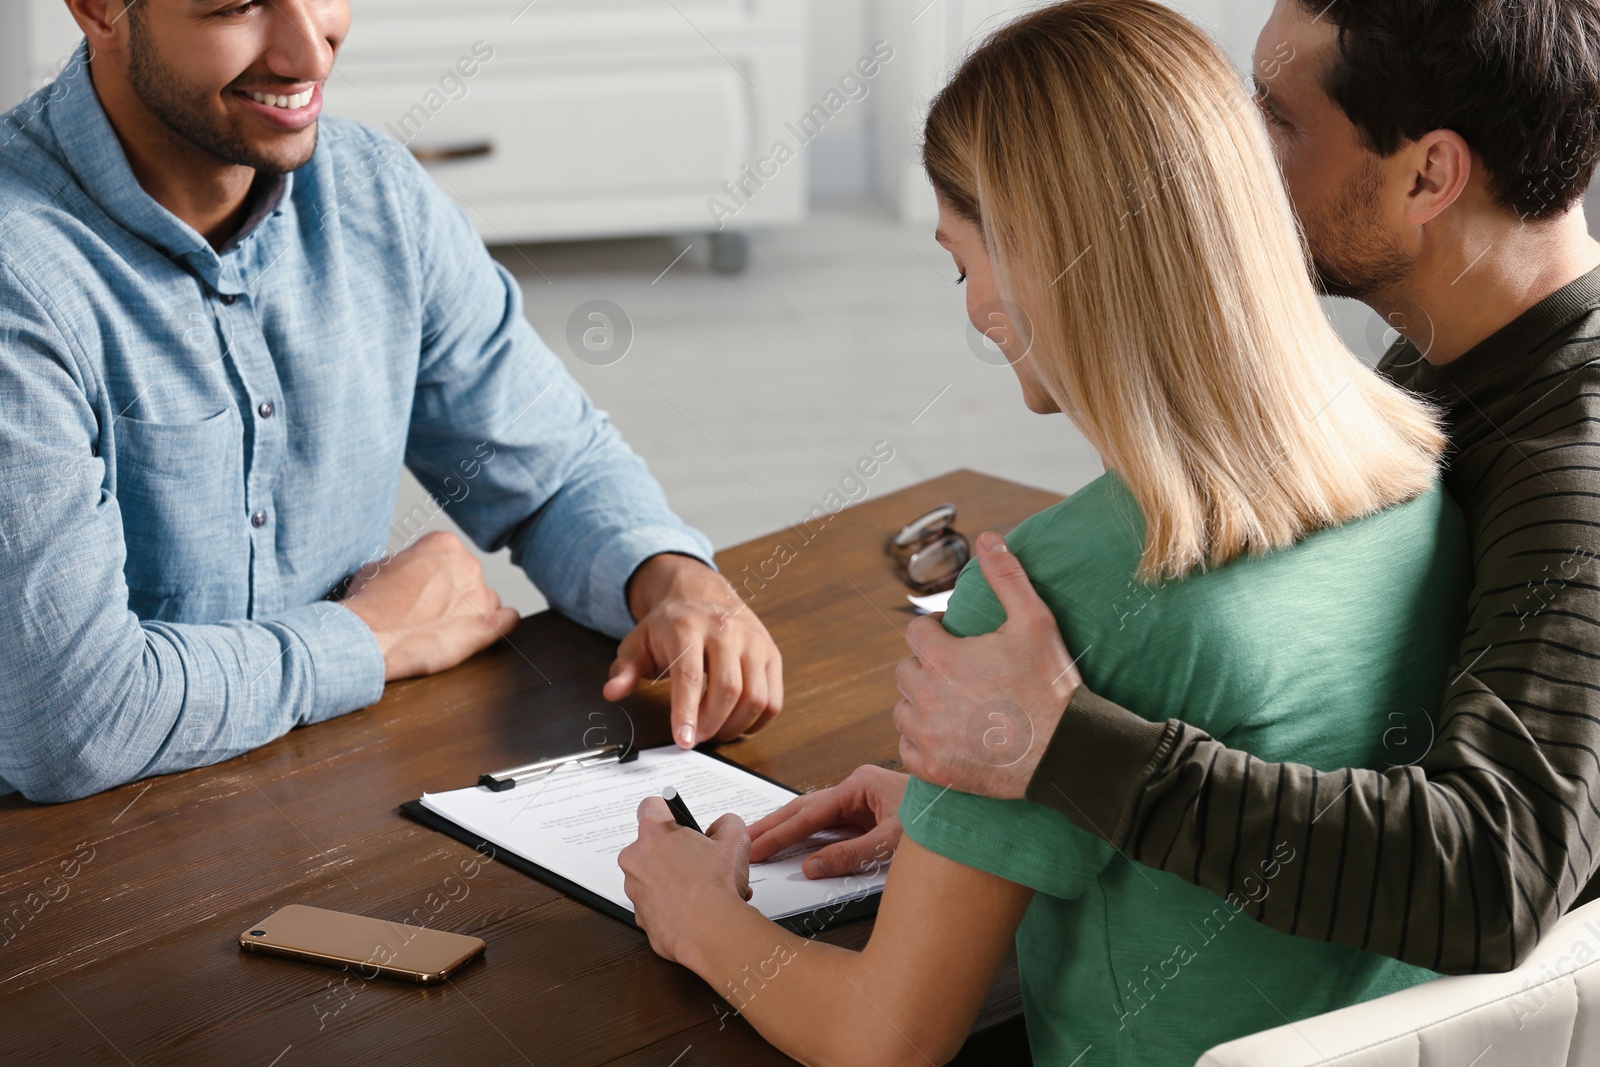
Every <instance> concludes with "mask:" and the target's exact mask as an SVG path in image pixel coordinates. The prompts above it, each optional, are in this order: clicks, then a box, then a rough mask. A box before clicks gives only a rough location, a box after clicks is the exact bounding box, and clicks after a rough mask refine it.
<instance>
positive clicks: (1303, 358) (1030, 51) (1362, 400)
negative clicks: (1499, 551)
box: [923, 0, 1445, 581]
mask: <svg viewBox="0 0 1600 1067" xmlns="http://www.w3.org/2000/svg"><path fill="white" fill-rule="evenodd" d="M923 160H924V165H925V166H926V168H927V171H928V176H929V178H930V179H931V180H932V182H933V185H934V188H935V189H936V190H937V191H938V193H939V194H940V196H941V197H942V198H943V199H944V201H945V202H946V204H947V205H948V206H949V208H950V209H952V210H954V211H955V212H956V213H958V214H960V215H962V216H964V217H966V218H968V219H969V220H971V221H972V222H974V223H976V224H977V225H978V227H979V228H980V230H981V231H982V233H983V237H984V242H985V245H986V247H987V249H988V252H989V256H990V259H991V260H992V262H993V265H994V270H995V277H996V282H997V285H998V286H999V290H1000V293H1001V295H1002V297H1003V298H1004V299H1006V300H1007V301H1010V302H1014V304H1015V305H1016V306H1018V307H1020V308H1022V309H1023V310H1024V311H1025V312H1026V314H1027V316H1028V318H1029V319H1031V323H1032V331H1031V333H1032V338H1033V340H1032V349H1031V351H1030V353H1029V355H1028V356H1027V357H1026V358H1028V359H1031V360H1034V361H1035V363H1034V371H1035V373H1036V375H1037V377H1038V379H1039V382H1040V384H1041V386H1042V387H1043V388H1044V389H1045V390H1046V391H1048V392H1049V394H1050V395H1051V397H1052V398H1053V399H1054V400H1055V402H1056V404H1057V405H1058V406H1059V407H1060V408H1061V410H1062V411H1064V412H1067V413H1068V414H1069V415H1070V416H1071V417H1072V418H1073V421H1074V422H1075V423H1077V425H1078V426H1079V428H1080V429H1081V430H1082V431H1083V432H1084V434H1085V435H1086V436H1087V437H1088V438H1089V439H1090V441H1091V442H1092V443H1093V444H1094V445H1095V446H1096V447H1097V448H1098V449H1099V451H1100V453H1101V456H1102V457H1103V458H1104V459H1105V461H1106V463H1107V465H1108V466H1109V467H1110V468H1111V469H1112V470H1114V471H1116V472H1117V474H1118V475H1119V476H1120V477H1121V478H1122V480H1123V481H1124V482H1125V483H1126V484H1127V486H1128V488H1129V490H1130V491H1131V492H1132V495H1133V497H1134V499H1135V500H1136V501H1137V502H1138V505H1139V509H1140V511H1141V513H1142V514H1143V516H1144V521H1145V543H1144V552H1143V556H1142V558H1141V560H1140V566H1139V576H1140V578H1141V579H1143V580H1145V581H1157V580H1159V579H1162V578H1181V577H1183V576H1184V575H1186V574H1188V573H1189V572H1191V571H1193V570H1195V569H1196V568H1206V567H1217V566H1221V565H1223V564H1225V563H1227V562H1229V561H1231V560H1233V559H1235V558H1237V557H1238V556H1240V555H1242V554H1245V553H1247V552H1248V553H1251V554H1259V553H1263V552H1267V551H1270V550H1274V549H1281V548H1287V547H1289V546H1290V545H1293V544H1294V543H1295V542H1296V541H1298V540H1300V539H1301V538H1302V537H1304V536H1305V535H1307V534H1308V533H1311V532H1312V531H1314V530H1316V529H1319V528H1322V527H1328V526H1334V525H1338V524H1340V523H1344V522H1347V521H1350V520H1352V519H1355V518H1359V517H1361V516H1363V515H1368V514H1371V513H1373V512H1376V511H1379V510H1381V509H1383V508H1385V507H1388V506H1389V505H1392V504H1396V503H1400V502H1402V501H1404V500H1409V499H1411V498H1413V497H1415V496H1418V495H1419V494H1421V493H1423V492H1425V491H1426V490H1427V489H1428V488H1429V487H1430V486H1431V485H1432V484H1433V483H1434V481H1435V479H1436V477H1437V474H1438V462H1439V456H1440V454H1441V452H1442V451H1443V448H1444V445H1445V438H1444V434H1443V432H1442V431H1441V429H1440V426H1439V422H1438V417H1437V415H1436V413H1435V412H1434V411H1433V410H1432V409H1431V408H1429V407H1427V406H1426V405H1424V404H1422V403H1421V402H1419V401H1418V400H1416V399H1415V398H1413V397H1412V396H1411V395H1410V394H1408V393H1406V392H1405V391H1403V390H1402V389H1400V388H1399V387H1397V386H1395V385H1394V384H1392V383H1391V382H1389V381H1387V380H1386V379H1384V378H1382V377H1380V376H1379V375H1378V374H1376V373H1375V372H1373V371H1371V370H1369V369H1367V367H1365V366H1364V365H1363V364H1361V363H1360V361H1358V360H1357V359H1356V358H1355V356H1354V355H1352V354H1351V353H1350V351H1349V350H1348V349H1347V348H1346V347H1345V346H1344V344H1343V343H1342V342H1341V341H1340V340H1339V338H1338V335H1337V334H1335V333H1334V331H1333V328H1332V326H1331V325H1330V324H1329V323H1328V320H1327V318H1326V316H1325V315H1324V314H1323V311H1322V308H1321V306H1320V305H1319V304H1318V302H1317V298H1316V294H1315V292H1314V291H1313V289H1312V286H1311V282H1310V278H1309V271H1308V265H1309V259H1308V257H1307V254H1306V249H1305V245H1304V242H1303V240H1302V239H1301V237H1300V232H1299V229H1298V227H1297V225H1296V222H1295V218H1294V214H1293V212H1292V211H1291V209H1290V205H1289V200H1288V196H1287V194H1286V193H1285V191H1284V189H1283V184H1282V180H1281V178H1280V176H1279V173H1278V170H1277V167H1276V164H1275V162H1274V160H1273V156H1272V150H1271V146H1270V144H1269V143H1268V140H1267V135H1266V130H1265V127H1264V126H1263V124H1262V122H1261V119H1260V117H1259V115H1258V114H1257V111H1256V108H1255V107H1254V106H1253V104H1252V102H1251V100H1250V98H1249V97H1248V96H1247V95H1246V93H1245V90H1244V88H1243V86H1242V84H1241V82H1240V80H1239V78H1238V76H1237V75H1236V74H1235V73H1234V71H1233V69H1232V67H1231V66H1230V65H1229V64H1228V62H1227V60H1226V59H1225V58H1224V57H1223V55H1222V54H1221V52H1219V51H1218V49H1217V48H1216V46H1215V45H1213V44H1212V43H1211V41H1210V40H1209V39H1207V38H1206V36H1205V35H1204V34H1203V33H1202V32H1201V31H1200V30H1199V29H1197V28H1196V27H1195V26H1194V25H1192V24H1191V23H1189V22H1188V21H1187V20H1185V19H1184V18H1182V17H1181V16H1179V15H1176V14H1174V13H1173V12H1171V11H1170V10H1168V9H1167V8H1165V7H1162V6H1160V5H1159V4H1156V3H1153V2H1151V0H1070V2H1068V3H1062V4H1057V5H1055V6H1053V7H1049V8H1045V9H1043V10H1040V11H1038V12H1035V13H1033V14H1031V15H1027V16H1025V17H1023V18H1021V19H1019V20H1018V21H1016V22H1014V23H1011V24H1010V25H1008V26H1006V27H1004V28H1002V29H1000V30H999V31H997V32H996V33H995V34H994V35H993V36H992V37H990V38H989V39H988V40H987V41H986V42H985V43H984V44H982V45H981V46H980V47H979V48H978V49H977V50H976V51H975V52H973V54H972V55H971V56H970V57H969V58H968V59H967V60H966V61H965V62H964V63H963V64H962V66H961V68H960V70H959V71H957V73H956V74H955V76H954V77H953V78H952V79H951V81H950V83H949V84H948V85H947V86H946V87H945V88H944V90H943V91H942V92H941V93H940V94H939V95H938V97H937V98H936V99H935V101H934V104H933V107H932V110H931V112H930V113H929V115H928V121H927V127H926V132H925V144H924V149H923Z"/></svg>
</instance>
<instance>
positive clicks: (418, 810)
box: [400, 746, 882, 937]
mask: <svg viewBox="0 0 1600 1067" xmlns="http://www.w3.org/2000/svg"><path fill="white" fill-rule="evenodd" d="M662 747H666V746H662ZM699 751H700V752H701V753H702V754H703V755H707V756H710V757H711V758H712V759H717V760H721V761H722V762H724V763H727V764H731V765H732V766H735V767H738V768H739V769H740V770H741V771H744V772H745V773H746V774H750V775H754V776H755V777H757V778H760V779H761V780H762V781H764V782H771V783H772V784H773V785H775V786H778V787H779V788H781V789H789V787H788V786H786V785H784V784H783V783H782V782H780V781H777V780H776V779H774V778H769V777H767V776H766V775H764V774H762V773H760V772H759V771H752V770H751V769H750V768H749V767H746V766H745V765H744V764H742V763H736V762H734V761H733V760H731V759H728V757H726V756H724V755H722V754H721V753H720V752H717V751H715V750H714V749H700V750H699ZM789 791H790V792H791V793H792V792H794V790H792V789H789ZM400 812H401V813H402V814H404V815H406V816H407V817H409V818H411V819H414V820H416V821H417V822H419V823H421V824H422V825H423V826H426V827H428V828H429V829H431V830H437V831H439V832H440V833H442V834H445V835H446V836H448V837H453V838H455V839H456V840H457V841H460V842H461V843H462V844H464V845H469V846H471V847H472V848H473V849H474V850H475V851H477V852H479V853H481V854H484V855H487V856H488V857H489V858H490V859H492V860H495V861H496V862H499V863H503V864H505V865H506V866H507V867H510V868H511V869H512V870H516V871H521V872H522V873H523V874H526V875H528V876H530V877H532V878H536V879H538V880H539V881H541V882H543V883H544V884H545V885H547V886H549V887H550V888H552V889H558V890H560V891H561V892H563V893H565V894H566V895H567V896H569V897H571V898H573V899H574V900H577V901H579V902H581V903H583V904H587V905H588V906H589V907H591V908H593V909H595V910H596V911H598V912H601V913H603V914H605V915H609V916H611V917H612V918H613V919H616V920H618V921H619V922H624V923H627V924H628V925H629V926H631V927H633V928H634V929H635V930H637V929H638V928H639V924H638V923H637V922H635V921H634V918H633V912H631V911H629V910H628V909H627V908H624V907H621V906H620V905H618V904H614V903H612V902H611V901H609V900H607V899H606V898H605V897H602V896H600V895H599V894H598V893H593V892H590V891H589V890H588V889H585V888H584V887H583V886H581V885H579V884H578V883H577V882H574V881H572V880H571V879H568V878H563V877H562V876H561V875H559V874H556V873H555V872H554V871H552V870H550V869H548V868H546V867H541V866H539V864H537V863H534V862H533V861H532V860H530V859H527V858H526V857H523V856H519V855H517V854H516V853H515V852H512V851H510V850H508V849H503V848H501V847H499V846H498V845H495V844H494V843H493V842H491V841H487V840H485V839H484V838H481V837H479V836H478V835H477V834H475V833H472V832H471V831H470V830H467V829H465V828H464V827H462V826H461V825H460V824H458V823H455V822H452V821H451V820H449V819H447V818H445V817H444V816H443V815H440V814H438V813H437V812H433V811H429V810H428V809H427V808H425V807H423V806H422V801H421V800H408V801H406V802H405V803H404V804H401V805H400ZM881 896H882V891H881V890H873V891H872V892H871V893H869V894H867V895H866V896H863V897H856V898H854V899H851V900H843V901H839V902H838V903H836V904H824V905H822V906H821V907H819V908H816V909H814V910H812V911H808V912H803V913H801V914H799V915H791V916H789V917H788V918H785V919H774V920H772V921H773V922H775V923H777V924H778V925H779V926H781V927H783V928H784V929H785V930H788V931H789V932H790V933H792V934H799V935H800V936H801V937H814V936H816V935H817V934H819V933H821V932H822V931H823V930H826V929H827V928H828V927H830V926H838V925H840V924H842V923H849V922H855V921H856V920H858V919H870V918H872V917H873V916H875V915H877V914H878V900H879V898H880V897H881Z"/></svg>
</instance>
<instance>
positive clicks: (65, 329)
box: [0, 46, 711, 800]
mask: <svg viewBox="0 0 1600 1067" xmlns="http://www.w3.org/2000/svg"><path fill="white" fill-rule="evenodd" d="M84 55H85V53H84V50H83V48H82V47H81V46H80V49H79V52H78V55H77V56H76V57H75V58H74V60H73V61H72V62H71V63H70V64H69V65H68V66H67V68H66V70H65V71H64V72H63V74H62V75H61V77H60V78H59V79H58V80H57V81H56V82H54V83H52V84H51V85H48V86H46V87H45V88H43V89H41V90H40V91H39V92H38V93H36V94H34V95H33V96H32V97H30V98H29V100H27V101H26V102H24V103H23V104H22V105H21V106H19V107H18V108H17V109H15V110H14V111H12V112H11V113H10V114H8V115H6V116H5V117H4V119H3V120H0V145H3V147H0V464H3V470H4V477H3V479H0V605H3V607H0V779H3V781H0V791H8V790H7V788H6V783H9V784H10V787H12V788H18V789H21V790H22V792H23V793H24V794H26V795H27V796H28V797H30V798H32V799H35V800H65V799H70V798H73V797H79V796H84V795H86V794H89V793H93V792H96V791H98V790H102V789H105V788H108V787H110V786H113V785H117V784H119V783H121V782H125V781H128V780H130V779H134V778H138V777H142V776H145V775H150V774H159V773H163V772H168V771H176V770H181V769H184V768H188V767H194V766H198V765H201V764H205V763H210V762H214V761H216V760H221V759H226V758H228V757H230V756H234V755H237V754H239V753H241V752H245V751H247V750H249V749H251V748H254V747H256V746H258V745H261V744H263V743H265V742H267V741H269V740H271V739H273V738H275V737H278V736H279V735H281V734H283V733H285V732H286V731H288V730H289V729H290V728H292V727H294V726H296V725H298V724H301V723H312V722H319V721H322V720H324V719H328V718H331V717H333V716H335V715H339V714H342V713H344V712H348V711H351V710H352V709H355V708H360V707H364V706H365V705H367V704H370V703H372V702H373V701H375V700H377V698H378V697H379V695H380V694H381V693H382V691H383V674H384V665H383V657H382V655H381V654H380V653H379V651H378V646H377V643H376V641H375V640H374V639H373V636H372V634H371V632H370V631H369V630H368V629H367V627H366V625H365V624H363V623H362V622H361V620H359V619H358V618H356V616H355V615H353V614H352V613H351V612H350V611H348V610H347V609H345V608H343V607H342V606H340V605H339V604H337V603H336V602H334V601H331V600H328V599H325V598H326V597H327V596H328V594H329V593H330V592H331V591H333V590H335V588H336V587H337V586H338V585H339V584H340V582H341V581H342V580H343V579H345V578H346V577H347V576H349V575H351V574H352V573H354V572H356V571H357V570H358V569H360V568H361V567H362V566H363V565H364V564H367V563H369V562H370V561H373V560H375V559H377V558H378V557H380V556H381V555H382V554H383V553H384V551H385V548H386V546H387V544H388V543H389V540H390V535H391V520H392V518H393V515H394V510H395V500H396V494H397V490H398V487H399V482H400V471H401V465H402V463H404V464H405V465H406V466H408V467H410V469H411V470H412V471H413V472H414V473H415V474H416V476H417V478H418V479H419V481H420V482H421V483H422V485H423V486H424V487H425V488H427V489H428V490H429V492H430V493H432V494H433V495H434V497H435V498H436V500H437V501H438V502H439V503H441V504H442V505H443V506H444V509H445V510H446V511H447V512H448V513H449V514H450V516H451V517H452V518H454V519H455V521H456V522H458V523H459V524H460V525H461V527H462V528H463V529H464V530H465V531H467V533H468V534H469V535H470V536H471V537H472V539H473V540H474V541H475V542H476V543H477V544H478V545H480V546H481V547H483V548H485V549H489V550H494V549H499V548H501V547H503V546H506V545H509V546H511V552H512V558H513V560H514V561H515V562H516V563H517V564H518V565H519V566H521V567H522V568H523V569H524V570H525V571H526V572H527V574H528V576H529V577H530V578H531V579H532V580H533V581H534V583H535V584H537V585H538V586H539V588H540V589H541V590H543V592H544V593H545V595H546V596H547V597H548V598H549V600H550V603H551V604H552V605H553V606H554V607H555V608H557V609H559V610H560V611H562V612H564V613H566V614H568V615H570V616H571V617H573V618H574V619H576V620H578V621H579V622H582V623H584V624H585V625H587V626H590V627H593V628H595V629H597V630H600V631H603V632H605V633H607V634H610V635H612V636H620V635H622V634H623V633H625V632H627V630H629V629H630V628H631V627H632V625H633V620H632V617H631V615H630V613H629V611H628V607H627V604H626V602H625V599H624V587H625V584H626V582H627V579H628V577H629V576H630V575H631V574H632V572H633V571H634V569H635V568H636V567H637V566H638V565H639V564H640V563H642V562H643V561H644V560H645V559H646V558H648V557H649V556H652V555H654V554H656V553H660V552H668V551H670V552H680V553H684V554H687V555H691V556H695V557H698V558H700V559H703V560H706V561H707V562H709V561H710V553H711V546H710V544H709V542H708V541H707V540H706V539H705V537H704V536H702V535H701V534H699V533H698V532H697V531H695V530H693V529H691V528H690V527H688V526H686V525H685V524H684V523H683V522H682V521H681V520H680V519H679V518H678V517H677V516H676V515H674V514H673V513H672V511H671V510H670V509H669V508H668V507H667V503H666V500H665V498H664V496H663V494H662V491H661V488H660V486H659V485H658V484H657V483H656V482H655V480H654V479H653V478H652V477H651V476H650V474H649V472H648V470H647V469H646V467H645V465H644V463H643V461H641V460H640V459H639V457H638V456H637V455H635V454H634V453H633V451H632V450H630V449H629V448H628V446H627V445H626V444H625V443H624V442H623V440H622V438H621V436H620V435H619V434H618V433H617V431H616V430H615V429H614V428H613V427H612V426H611V424H610V422H609V421H608V420H607V418H606V416H605V414H604V413H603V412H601V411H598V410H596V409H595V408H594V407H593V406H592V405H591V404H590V402H589V399H588V397H587V396H585V394H584V393H583V391H582V390H581V389H580V388H579V387H578V385H577V384H576V383H575V382H574V381H573V380H572V378H571V377H570V376H569V375H568V374H567V372H566V370H565V369H564V367H563V366H562V364H561V362H560V360H559V359H558V358H557V357H556V356H555V355H553V354H552V353H551V351H550V350H549V349H548V348H547V347H546V346H545V345H544V344H543V343H542V342H541V341H540V340H539V338H538V336H537V335H536V334H535V333H534V331H533V329H532V328H531V327H530V326H529V325H528V322H527V320H526V319H525V318H524V317H523V314H522V306H521V297H520V291H519V289H518V286H517V284H516V282H515V281H514V280H513V279H512V278H511V276H510V275H509V274H508V273H507V272H506V271H505V270H504V269H503V268H501V267H499V266H498V265H497V264H495V263H494V261H493V260H492V259H490V257H489V255H488V253H487V252H486V251H485V249H484V246H483V243H482V241H481V240H480V239H479V238H478V236H477V234H476V233H475V232H474V231H473V228H472V226H471V225H470V224H469V223H468V221H467V219H466V217H465V215H464V214H463V213H462V211H461V210H460V209H458V208H457V207H456V206H455V205H454V204H452V203H451V202H450V201H449V200H448V199H446V198H445V197H444V196H443V195H442V194H441V193H440V192H439V191H438V189H437V188H436V186H435V185H434V184H433V182H432V181H431V180H430V179H429V178H428V176H427V174H426V173H424V172H423V170H422V169H421V167H419V166H418V165H417V164H416V163H415V162H414V161H413V160H412V158H411V157H410V155H409V154H408V153H407V152H406V151H405V150H404V149H403V148H401V147H400V146H399V145H398V144H397V143H396V142H394V141H393V140H391V139H389V138H387V137H385V136H383V135H382V134H379V133H377V132H375V131H373V130H371V129H368V128H366V127H363V126H360V125H357V124H353V123H348V122H341V121H338V120H336V119H332V118H325V119H323V120H322V122H321V132H320V137H319V139H318V143H317V147H316V152H315V154H314V155H313V156H312V158H311V161H310V162H309V163H307V164H306V165H305V166H304V167H302V168H300V169H299V170H297V171H295V172H294V173H293V174H290V175H286V176H285V177H283V178H282V179H281V180H280V181H278V182H275V183H274V182H258V183H257V184H258V186H262V185H264V186H266V188H264V189H260V190H259V193H260V195H259V196H258V197H257V199H256V201H255V205H256V207H255V210H254V212H253V213H252V216H251V218H250V219H248V220H247V221H246V223H245V226H244V228H243V229H242V230H241V232H240V234H239V236H237V237H236V238H234V239H233V240H232V241H231V242H230V243H229V244H228V245H226V246H225V247H224V248H223V249H222V250H221V251H216V250H213V249H212V248H211V246H210V245H209V244H208V243H207V242H206V240H205V239H204V238H203V237H201V236H200V234H198V233H197V232H196V231H195V230H193V229H191V228H190V227H189V226H188V225H186V224H185V223H183V222H181V221H179V220H178V218H177V217H176V216H174V215H172V214H171V213H170V212H168V211H166V210H165V209H164V208H162V207H161V206H160V205H158V204H157V203H156V202H155V201H154V200H152V199H151V198H150V197H149V196H148V195H147V194H146V193H145V192H144V190H143V189H142V188H141V187H140V186H139V184H138V182H137V181H136V180H135V178H134V176H133V173H132V172H131V170H130V169H129V167H128V164H127V161H126V159H125V157H124V155H123V153H122V150H121V147H120V145H119V144H118V142H117V139H116V137H115V135H114V134H113V132H112V130H111V127H110V124H109V122H108V121H107V119H106V115H105V112H104V111H103V110H102V108H101V106H100V103H99V99H98V97H97V96H96V95H95V92H94V89H93V86H92V85H91V83H90V79H89V74H88V66H87V64H86V62H85V59H84ZM406 532H407V531H401V533H402V535H403V534H404V533H406Z"/></svg>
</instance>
